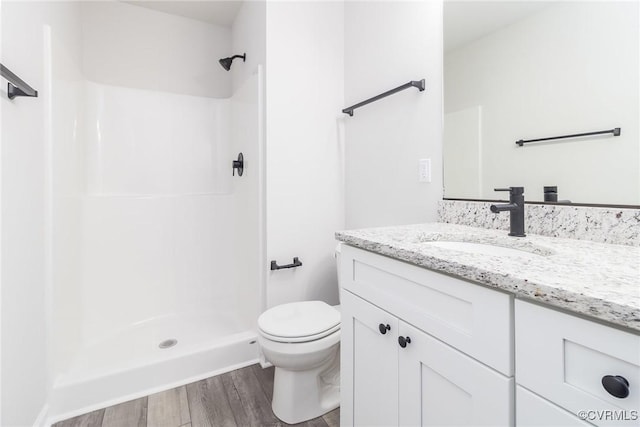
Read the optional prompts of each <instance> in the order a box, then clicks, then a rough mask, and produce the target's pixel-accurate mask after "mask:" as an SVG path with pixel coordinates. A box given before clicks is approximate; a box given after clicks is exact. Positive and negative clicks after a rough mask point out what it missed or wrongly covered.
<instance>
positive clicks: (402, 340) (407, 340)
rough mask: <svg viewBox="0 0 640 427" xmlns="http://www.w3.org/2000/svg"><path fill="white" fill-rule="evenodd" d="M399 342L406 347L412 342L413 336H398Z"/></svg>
mask: <svg viewBox="0 0 640 427" xmlns="http://www.w3.org/2000/svg"><path fill="white" fill-rule="evenodd" d="M398 344H400V347H402V348H405V347H406V346H407V344H411V338H409V337H398Z"/></svg>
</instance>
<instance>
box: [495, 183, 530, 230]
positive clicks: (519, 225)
mask: <svg viewBox="0 0 640 427" xmlns="http://www.w3.org/2000/svg"><path fill="white" fill-rule="evenodd" d="M493 191H508V192H509V203H508V204H503V205H491V208H490V209H491V212H495V213H500V212H502V211H509V227H510V231H509V236H515V237H524V236H525V234H524V187H509V188H494V189H493Z"/></svg>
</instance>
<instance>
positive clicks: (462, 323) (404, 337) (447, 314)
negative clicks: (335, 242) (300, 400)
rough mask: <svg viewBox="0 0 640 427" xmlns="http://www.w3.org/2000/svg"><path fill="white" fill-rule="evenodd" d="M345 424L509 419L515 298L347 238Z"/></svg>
mask: <svg viewBox="0 0 640 427" xmlns="http://www.w3.org/2000/svg"><path fill="white" fill-rule="evenodd" d="M339 274H340V281H341V287H342V291H341V292H342V294H341V297H342V299H341V311H342V332H341V333H342V345H341V352H342V353H341V363H342V364H341V378H342V380H341V381H342V383H341V394H342V402H341V425H343V426H350V425H358V426H373V425H385V426H389V425H398V424H399V425H433V426H435V425H438V426H442V425H458V426H462V425H469V426H477V425H488V426H489V425H490V426H510V425H513V423H514V413H513V407H514V405H513V399H514V396H513V392H514V380H513V377H512V375H513V354H512V349H513V343H512V332H513V331H512V329H511V325H512V324H513V320H512V307H513V304H512V299H511V297H510V296H509V295H507V294H504V293H501V292H496V291H492V290H489V289H485V288H483V287H481V286H477V285H474V284H470V283H467V282H464V281H462V280H458V279H454V278H452V277H450V276H446V275H443V274H439V273H435V272H432V271H429V270H426V269H423V268H420V267H416V266H414V265H410V264H407V263H403V262H400V261H396V260H392V259H390V258H387V257H384V256H380V255H376V254H373V253H370V252H366V251H363V250H359V249H356V248H353V247H348V246H347V247H344V248H343V251H342V256H341V262H340V272H339Z"/></svg>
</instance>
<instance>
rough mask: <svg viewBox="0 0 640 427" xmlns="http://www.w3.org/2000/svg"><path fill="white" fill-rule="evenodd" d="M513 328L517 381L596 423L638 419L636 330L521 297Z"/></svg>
mask: <svg viewBox="0 0 640 427" xmlns="http://www.w3.org/2000/svg"><path fill="white" fill-rule="evenodd" d="M515 331H516V334H515V337H516V360H517V361H518V362H517V365H516V366H517V369H516V382H517V383H518V385H519V386H521V387H524V388H526V389H528V390H530V391H531V392H533V393H535V394H537V395H539V396H540V397H542V398H544V399H546V400H548V401H549V402H553V403H554V404H556V405H557V406H559V407H561V408H564V409H565V410H566V411H568V412H569V413H570V414H573V416H576V415H578V414H580V413H581V411H586V412H583V414H584V416H585V418H587V420H588V421H589V422H590V423H593V424H595V425H598V426H609V425H612V426H627V425H628V426H631V425H633V426H637V425H640V336H638V335H636V334H632V333H629V332H626V331H622V330H619V329H615V328H613V327H610V326H605V325H602V324H599V323H596V322H593V321H590V320H585V319H582V318H580V317H577V316H572V315H569V314H566V313H561V312H558V311H556V310H552V309H548V308H545V307H542V306H539V305H536V304H533V303H529V302H525V301H520V300H516V302H515ZM605 377H608V378H607V379H606V380H604V382H605V383H606V384H607V388H608V389H609V391H607V389H606V388H605V386H604V385H603V378H605ZM616 395H617V396H616ZM517 399H518V400H517V402H518V405H517V407H518V411H520V400H519V399H520V396H518V397H517ZM520 418H524V417H521V416H520V415H518V419H520Z"/></svg>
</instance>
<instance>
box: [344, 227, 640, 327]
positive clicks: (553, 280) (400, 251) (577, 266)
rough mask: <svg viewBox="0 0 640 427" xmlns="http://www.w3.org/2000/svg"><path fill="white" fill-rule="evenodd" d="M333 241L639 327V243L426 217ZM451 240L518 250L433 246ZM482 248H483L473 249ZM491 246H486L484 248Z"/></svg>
mask: <svg viewBox="0 0 640 427" xmlns="http://www.w3.org/2000/svg"><path fill="white" fill-rule="evenodd" d="M336 239H338V240H340V241H343V242H345V243H348V244H349V245H352V246H355V247H358V248H362V249H366V250H368V251H371V252H376V253H378V254H382V255H386V256H389V257H392V258H395V259H398V260H401V261H406V262H409V263H411V264H415V265H419V266H422V267H426V268H429V269H431V270H435V271H440V272H443V273H448V274H451V275H454V276H458V277H461V278H464V279H467V280H471V281H474V282H478V283H481V284H484V285H487V286H489V287H493V288H496V289H501V290H503V291H507V292H510V293H512V294H514V295H515V296H516V297H520V298H526V299H530V300H535V301H539V302H541V303H544V304H547V305H550V306H554V307H559V308H562V309H565V310H569V311H572V312H576V313H579V314H582V315H585V316H589V317H592V318H596V319H600V320H603V321H606V322H609V323H612V324H615V325H618V326H622V327H625V328H630V329H632V330H634V331H635V332H636V333H637V332H638V331H640V248H638V247H631V246H623V245H611V244H604V243H595V242H589V241H583V240H575V239H564V238H558V237H546V236H539V235H535V234H529V235H527V237H509V236H508V235H507V233H506V232H504V231H500V230H487V229H481V228H475V227H468V226H464V225H457V224H444V223H428V224H416V225H406V226H396V227H383V228H367V229H361V230H350V231H341V232H337V233H336ZM434 241H451V242H469V243H479V244H488V245H492V246H501V247H506V248H512V249H518V251H517V252H515V253H516V254H519V253H520V252H521V253H522V256H520V255H515V256H511V255H509V256H496V255H489V254H487V253H486V252H484V251H483V253H477V252H472V251H469V252H467V251H465V252H462V251H460V250H454V249H449V248H442V247H436V246H434V245H433V244H430V243H429V242H434ZM480 248H482V247H480ZM489 249H490V248H489Z"/></svg>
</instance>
